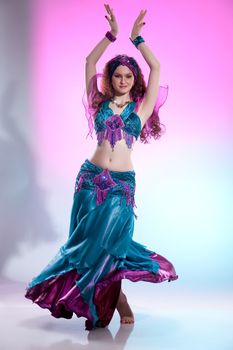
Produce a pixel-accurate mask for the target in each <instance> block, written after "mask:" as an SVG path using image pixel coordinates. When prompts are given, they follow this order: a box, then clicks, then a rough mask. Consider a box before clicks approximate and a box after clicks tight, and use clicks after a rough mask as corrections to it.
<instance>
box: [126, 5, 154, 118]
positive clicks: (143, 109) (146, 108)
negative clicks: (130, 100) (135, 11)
mask: <svg viewBox="0 0 233 350" xmlns="http://www.w3.org/2000/svg"><path fill="white" fill-rule="evenodd" d="M145 14H146V10H145V11H141V12H140V14H139V16H138V18H137V19H136V21H135V23H134V26H133V29H132V32H131V39H135V38H136V37H137V36H138V35H139V31H140V28H141V27H142V26H143V25H144V24H145V22H142V21H143V17H144V16H145ZM138 49H139V51H140V52H141V54H142V56H143V57H144V59H145V61H146V62H147V64H148V66H149V67H150V73H149V78H148V84H147V90H146V93H145V95H144V98H143V101H142V103H141V105H140V107H139V109H138V115H140V117H141V119H142V123H143V124H144V123H145V122H146V121H147V119H148V118H149V117H150V115H151V114H152V112H153V109H154V106H155V103H156V100H157V96H158V90H159V76H160V63H159V61H158V60H157V58H156V57H155V56H154V54H153V52H152V51H151V50H150V48H149V47H148V46H147V44H146V43H145V42H142V43H140V44H139V45H138Z"/></svg>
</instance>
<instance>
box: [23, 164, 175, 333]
mask: <svg viewBox="0 0 233 350" xmlns="http://www.w3.org/2000/svg"><path fill="white" fill-rule="evenodd" d="M134 195H135V172H134V171H123V172H122V171H109V170H108V169H103V168H101V167H99V166H97V165H95V164H93V163H91V162H90V161H89V160H88V159H86V160H85V162H84V163H83V164H82V166H81V168H80V171H79V173H78V175H77V178H76V181H75V191H74V198H73V206H72V210H71V219H70V228H69V235H68V238H67V241H66V242H65V244H64V245H62V246H61V247H60V249H59V251H58V252H57V254H56V255H55V257H54V258H53V259H52V260H51V261H50V262H49V263H48V265H47V266H46V267H45V268H44V269H43V270H42V271H41V273H40V274H39V275H37V276H36V277H34V278H33V279H32V281H31V282H30V283H29V284H28V286H27V288H26V294H25V297H26V298H28V299H31V300H32V301H33V302H34V303H36V304H38V305H39V306H40V307H42V308H47V309H49V310H50V312H51V315H52V316H54V317H56V318H59V317H64V318H71V317H72V316H73V313H75V314H76V315H77V317H81V316H83V317H85V318H86V329H89V330H90V329H92V328H95V327H105V326H107V325H108V324H109V323H110V321H111V319H112V317H113V313H114V311H115V309H116V305H117V300H118V297H119V293H120V289H121V280H122V279H124V278H127V279H129V280H131V281H133V282H136V281H148V282H154V283H157V282H163V281H166V280H167V281H172V280H175V279H177V278H178V276H177V275H176V272H175V269H174V267H173V265H172V264H171V263H170V262H169V261H168V260H167V259H165V258H164V257H162V256H161V255H159V254H157V253H155V252H154V251H151V250H148V249H147V248H146V247H145V246H143V245H141V244H139V243H137V242H135V241H134V240H133V239H132V237H133V231H134V219H135V216H136V215H135V213H134V207H135V202H134Z"/></svg>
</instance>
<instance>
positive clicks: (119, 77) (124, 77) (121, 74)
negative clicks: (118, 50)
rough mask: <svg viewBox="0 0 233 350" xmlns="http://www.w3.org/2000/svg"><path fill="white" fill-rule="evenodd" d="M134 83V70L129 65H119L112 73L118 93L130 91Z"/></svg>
mask: <svg viewBox="0 0 233 350" xmlns="http://www.w3.org/2000/svg"><path fill="white" fill-rule="evenodd" d="M133 84H134V75H133V72H132V71H131V70H130V69H129V68H128V67H127V66H122V65H120V66H118V67H117V68H116V69H115V71H114V73H113V75H112V86H113V88H114V90H115V94H116V95H125V94H127V93H129V92H130V90H131V89H132V87H133Z"/></svg>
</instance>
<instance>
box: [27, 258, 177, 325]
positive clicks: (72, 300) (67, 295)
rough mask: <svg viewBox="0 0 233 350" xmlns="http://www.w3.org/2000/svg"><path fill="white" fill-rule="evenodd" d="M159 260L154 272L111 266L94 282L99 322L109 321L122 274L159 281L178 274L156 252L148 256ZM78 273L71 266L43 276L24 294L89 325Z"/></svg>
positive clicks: (58, 314)
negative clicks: (43, 279)
mask: <svg viewBox="0 0 233 350" xmlns="http://www.w3.org/2000/svg"><path fill="white" fill-rule="evenodd" d="M150 257H151V258H152V259H153V260H155V261H156V262H158V263H159V265H160V268H159V270H158V271H157V272H156V273H153V272H150V271H142V270H141V271H139V270H134V271H133V270H113V271H111V272H110V273H109V274H108V275H107V276H106V277H105V278H104V279H103V280H102V281H101V282H99V283H97V285H96V286H95V294H94V303H95V305H96V307H97V310H98V314H99V318H100V321H101V323H102V326H106V325H107V324H109V322H110V321H111V318H112V316H113V313H114V310H115V307H116V303H117V300H118V295H119V289H120V284H119V283H120V281H121V280H122V279H124V278H126V279H129V280H130V281H132V282H138V281H147V282H153V283H159V282H163V281H166V280H167V281H168V282H170V281H173V280H176V279H177V278H178V276H177V275H176V273H175V270H174V267H173V265H172V264H171V263H170V262H169V261H168V260H167V259H165V258H164V257H163V256H161V255H159V254H156V253H154V254H152V255H151V256H150ZM80 277H81V276H80V275H79V274H78V273H77V271H76V270H71V271H69V272H66V273H64V274H62V275H57V276H55V277H53V278H51V279H49V280H45V281H43V282H41V283H39V284H37V285H35V286H33V287H32V288H29V289H27V291H26V294H25V297H26V298H28V299H31V300H32V301H33V302H34V303H36V304H38V305H39V306H40V307H42V308H47V309H49V310H50V311H51V314H52V316H54V317H56V318H60V317H63V318H68V319H69V318H72V316H73V313H75V314H76V315H77V317H81V316H83V317H85V318H86V319H87V320H88V322H87V323H86V326H87V328H89V329H91V328H92V325H91V322H92V316H91V314H90V310H89V306H88V305H87V304H86V303H85V302H84V300H83V298H82V296H81V294H80V290H79V288H78V287H77V285H76V283H75V282H76V281H78V280H79V278H80Z"/></svg>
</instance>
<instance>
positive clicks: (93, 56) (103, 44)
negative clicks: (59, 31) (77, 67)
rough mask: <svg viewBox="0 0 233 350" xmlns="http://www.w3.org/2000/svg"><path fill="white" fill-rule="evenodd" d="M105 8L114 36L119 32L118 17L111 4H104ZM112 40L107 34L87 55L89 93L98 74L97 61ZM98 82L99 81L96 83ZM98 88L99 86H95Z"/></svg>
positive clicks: (86, 72)
mask: <svg viewBox="0 0 233 350" xmlns="http://www.w3.org/2000/svg"><path fill="white" fill-rule="evenodd" d="M104 6H105V9H106V11H107V13H108V15H109V16H107V15H106V16H105V18H106V19H107V20H108V22H109V25H110V28H111V30H110V33H111V34H112V35H114V36H116V35H117V33H118V25H117V21H116V17H115V15H114V13H113V9H110V6H109V5H104ZM110 43H111V41H110V40H109V39H108V38H107V37H106V36H105V37H104V38H103V39H102V40H100V42H99V43H98V44H97V45H96V46H95V47H94V49H93V50H92V51H91V52H90V54H89V55H88V56H87V57H86V64H85V75H86V91H87V95H89V93H90V80H91V78H92V77H93V76H94V75H95V74H96V63H97V61H98V60H99V59H100V57H101V56H102V54H103V53H104V51H105V50H106V48H107V47H108V46H109V44H110ZM96 84H97V83H96ZM95 88H96V89H98V87H97V86H95Z"/></svg>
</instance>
